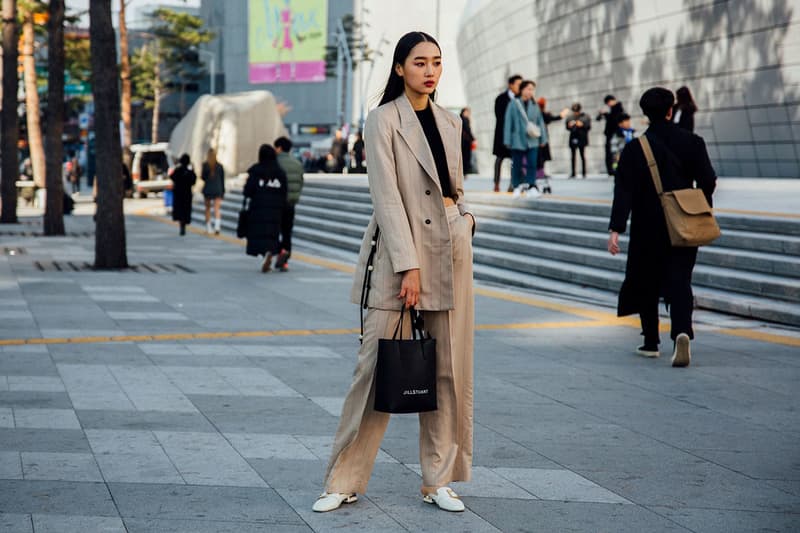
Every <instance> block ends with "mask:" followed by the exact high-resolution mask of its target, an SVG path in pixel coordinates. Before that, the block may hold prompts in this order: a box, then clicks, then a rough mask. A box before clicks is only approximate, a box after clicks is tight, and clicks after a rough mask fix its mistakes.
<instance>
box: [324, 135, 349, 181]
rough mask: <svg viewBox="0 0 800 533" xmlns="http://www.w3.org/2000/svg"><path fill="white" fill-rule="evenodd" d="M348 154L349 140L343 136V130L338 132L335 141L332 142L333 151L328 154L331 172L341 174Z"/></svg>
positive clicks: (334, 137)
mask: <svg viewBox="0 0 800 533" xmlns="http://www.w3.org/2000/svg"><path fill="white" fill-rule="evenodd" d="M346 153H347V139H345V138H344V136H343V135H342V130H336V133H334V136H333V141H331V151H330V153H329V154H328V162H329V167H330V171H331V172H334V173H336V174H341V173H342V171H343V170H344V167H345V160H344V156H345V154H346Z"/></svg>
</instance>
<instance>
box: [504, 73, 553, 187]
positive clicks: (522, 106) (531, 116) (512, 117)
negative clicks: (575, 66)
mask: <svg viewBox="0 0 800 533" xmlns="http://www.w3.org/2000/svg"><path fill="white" fill-rule="evenodd" d="M535 92H536V83H535V82H533V81H531V80H525V81H523V82H522V83H521V84H520V86H519V98H515V99H514V100H512V101H511V103H510V104H509V105H508V107H507V108H506V117H505V121H504V125H503V143H504V144H505V145H506V146H507V147H508V149H509V150H510V151H511V186H512V187H513V190H514V197H515V198H518V197H519V196H520V195H521V194H523V193H527V194H530V195H531V196H533V197H534V198H535V197H537V196H539V195H540V191H539V188H538V187H537V186H536V162H537V157H538V154H539V147H540V146H542V145H544V144H547V128H546V127H545V124H544V118H542V113H541V111H539V105H538V104H537V103H536V101H535V100H534V99H533V97H534V94H535ZM523 158H524V159H525V165H526V169H527V172H525V176H524V177H523V172H522V160H523Z"/></svg>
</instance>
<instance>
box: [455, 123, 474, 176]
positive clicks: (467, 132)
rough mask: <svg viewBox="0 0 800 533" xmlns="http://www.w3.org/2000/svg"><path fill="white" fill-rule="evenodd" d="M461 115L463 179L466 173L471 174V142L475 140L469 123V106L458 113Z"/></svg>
mask: <svg viewBox="0 0 800 533" xmlns="http://www.w3.org/2000/svg"><path fill="white" fill-rule="evenodd" d="M459 116H460V117H461V160H462V163H461V165H462V167H463V169H464V179H466V178H467V174H472V143H473V142H475V136H474V135H472V126H471V124H470V117H471V116H472V111H471V110H470V108H468V107H465V108H464V109H462V110H461V113H460V114H459Z"/></svg>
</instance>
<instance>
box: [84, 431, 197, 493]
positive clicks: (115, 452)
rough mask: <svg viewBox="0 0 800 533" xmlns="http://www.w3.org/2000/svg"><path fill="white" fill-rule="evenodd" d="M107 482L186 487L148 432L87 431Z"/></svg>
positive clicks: (153, 436) (158, 444) (162, 450)
mask: <svg viewBox="0 0 800 533" xmlns="http://www.w3.org/2000/svg"><path fill="white" fill-rule="evenodd" d="M86 438H87V439H88V440H89V443H90V444H91V449H92V452H93V453H94V456H95V459H96V461H97V464H98V465H99V467H100V470H101V471H102V473H103V477H104V479H105V480H106V481H108V482H134V483H176V484H182V483H185V480H184V479H183V477H181V475H180V473H179V472H178V470H177V469H176V468H175V465H174V464H173V463H172V461H170V459H169V457H168V456H167V454H166V453H165V452H164V449H163V448H162V447H161V445H160V443H159V442H158V440H157V439H156V438H155V435H153V434H152V433H151V432H150V431H119V430H97V429H89V430H86Z"/></svg>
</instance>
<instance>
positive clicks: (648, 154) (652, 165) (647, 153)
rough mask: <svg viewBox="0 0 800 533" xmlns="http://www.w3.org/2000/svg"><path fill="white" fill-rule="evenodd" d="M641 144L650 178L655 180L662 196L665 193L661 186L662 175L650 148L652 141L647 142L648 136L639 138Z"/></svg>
mask: <svg viewBox="0 0 800 533" xmlns="http://www.w3.org/2000/svg"><path fill="white" fill-rule="evenodd" d="M639 144H641V145H642V152H644V158H645V159H646V160H647V166H648V167H649V169H650V176H652V178H653V185H655V187H656V193H658V195H659V196H661V195H662V194H663V193H664V187H663V186H662V185H661V174H659V172H658V165H657V164H656V158H655V157H653V150H652V148H650V141H648V140H647V136H646V135H642V136H641V137H639Z"/></svg>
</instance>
